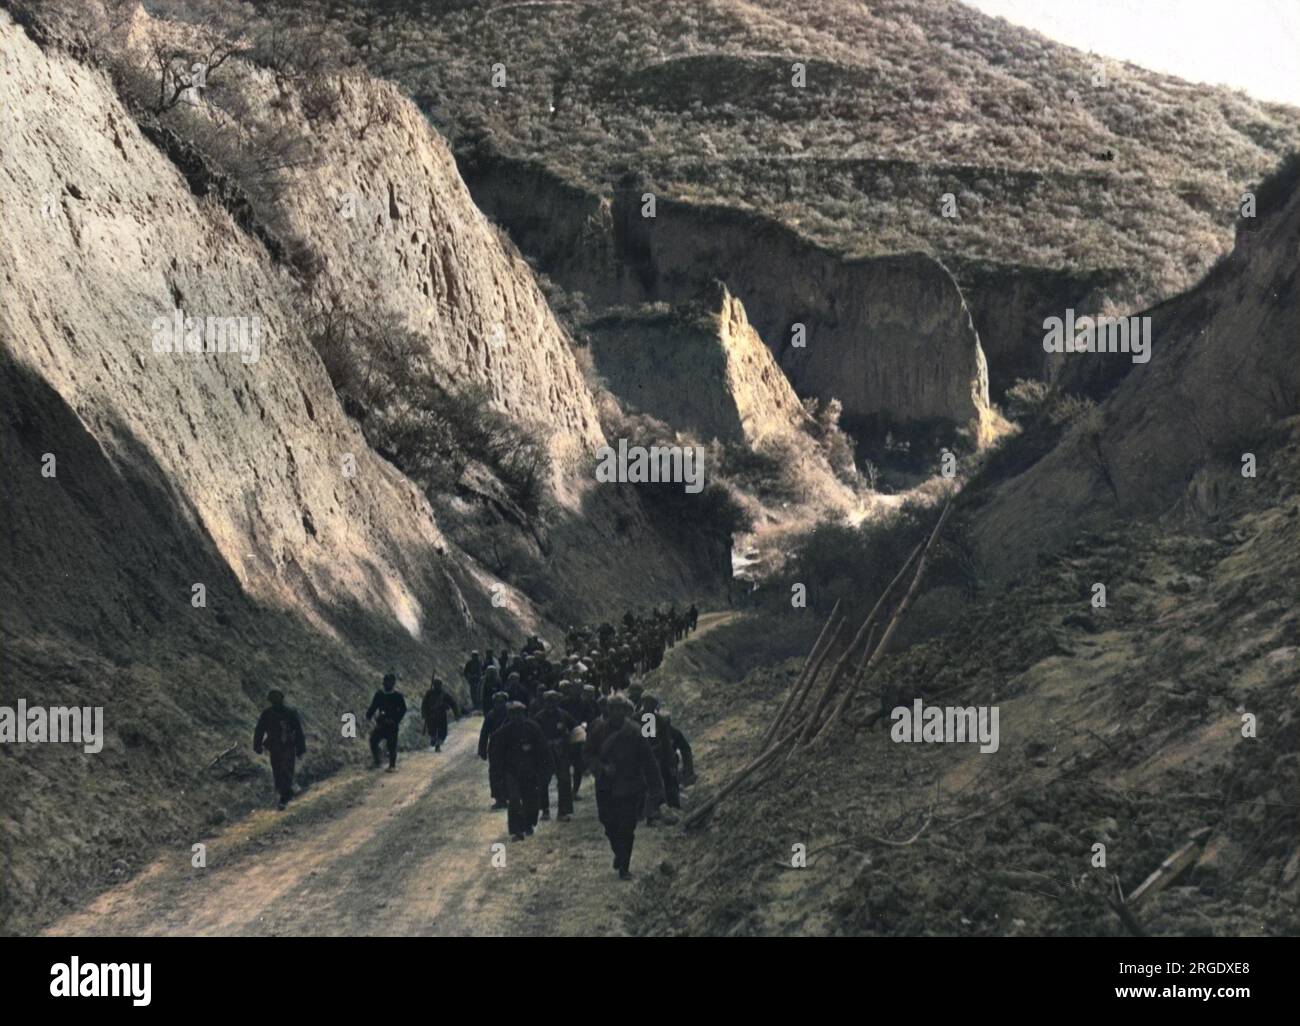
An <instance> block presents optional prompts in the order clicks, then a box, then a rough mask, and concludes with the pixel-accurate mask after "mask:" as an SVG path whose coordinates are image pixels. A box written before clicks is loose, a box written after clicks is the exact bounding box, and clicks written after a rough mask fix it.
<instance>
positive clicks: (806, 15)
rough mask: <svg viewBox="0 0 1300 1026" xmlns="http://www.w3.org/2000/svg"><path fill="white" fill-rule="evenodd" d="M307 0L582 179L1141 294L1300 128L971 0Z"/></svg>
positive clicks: (444, 95) (865, 244)
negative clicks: (945, 201) (630, 175)
mask: <svg viewBox="0 0 1300 1026" xmlns="http://www.w3.org/2000/svg"><path fill="white" fill-rule="evenodd" d="M180 6H184V7H187V8H194V7H195V6H196V5H195V4H193V3H186V4H183V5H180ZM304 7H306V8H307V9H308V10H309V11H311V12H313V13H321V12H324V13H327V14H328V15H329V16H330V18H331V22H330V23H331V24H332V25H333V26H335V28H336V32H337V35H336V36H335V39H336V41H337V42H339V43H341V44H342V45H343V47H344V48H345V49H346V50H347V51H348V53H349V54H350V56H351V57H353V58H356V59H360V60H362V61H363V62H364V63H366V64H367V65H368V66H370V67H371V68H372V69H374V70H377V71H379V72H380V73H382V74H384V75H385V76H387V77H390V78H393V79H395V80H397V81H398V82H400V84H401V85H402V86H403V87H404V88H405V89H406V90H408V91H409V92H410V93H411V94H413V95H414V96H415V97H416V99H417V100H418V101H419V102H420V104H421V106H422V107H423V108H424V110H425V111H426V112H427V113H428V114H429V116H430V117H431V118H432V119H433V120H434V122H435V123H436V124H437V125H438V126H439V128H440V129H442V130H443V131H444V132H445V133H446V134H447V135H448V136H449V137H451V138H452V139H453V140H457V139H460V138H462V137H466V136H477V135H481V134H482V133H483V132H484V131H485V130H486V131H490V132H491V133H492V134H493V136H494V138H495V141H496V143H497V145H498V146H499V147H500V148H501V149H502V150H503V151H504V152H506V153H508V154H511V155H515V156H528V157H533V158H536V159H539V160H541V161H543V162H544V163H546V164H547V165H548V166H550V167H551V168H552V169H554V170H557V171H560V172H562V173H563V174H564V175H566V176H567V177H570V178H571V179H573V180H575V181H578V182H580V183H582V184H584V185H586V186H588V187H596V188H608V187H609V185H610V184H611V183H612V182H613V181H614V180H615V178H616V176H617V174H618V173H619V172H621V171H622V170H624V169H625V168H628V167H631V168H635V169H637V170H640V171H643V172H645V173H646V174H648V175H649V177H650V179H651V181H652V182H653V183H654V184H655V186H656V187H657V188H658V189H660V190H663V191H664V192H666V193H669V194H672V195H674V196H677V197H681V198H686V199H693V200H699V201H707V202H719V203H725V204H728V205H736V206H743V207H751V208H754V209H757V210H761V211H763V212H765V213H768V214H773V215H776V216H779V217H780V218H781V219H782V220H784V221H785V222H787V223H789V224H791V225H793V226H795V227H797V228H799V229H800V230H801V231H802V232H803V233H805V234H807V235H809V236H811V237H813V238H814V239H816V240H817V241H820V242H823V243H826V244H829V245H832V246H833V247H835V248H837V249H841V250H843V251H845V252H848V253H852V254H855V255H857V254H879V253H887V252H897V251H900V250H905V249H923V250H927V251H930V252H932V253H934V254H937V255H940V256H943V257H945V258H948V259H949V260H950V261H952V262H953V263H954V264H957V265H965V264H971V265H973V266H974V267H985V266H989V265H998V264H1012V265H1019V266H1028V267H1050V268H1068V269H1070V270H1073V271H1076V272H1079V273H1084V272H1090V271H1095V270H1098V269H1106V270H1108V271H1117V272H1120V274H1119V276H1120V277H1122V278H1123V280H1124V282H1125V285H1124V287H1122V288H1116V289H1113V290H1112V293H1111V297H1112V299H1113V300H1114V301H1115V302H1116V303H1119V304H1120V305H1126V306H1127V305H1132V304H1146V303H1150V302H1153V301H1156V300H1158V299H1160V298H1163V297H1164V296H1166V295H1168V294H1170V293H1171V292H1173V291H1176V290H1177V289H1179V288H1183V287H1186V286H1187V285H1189V284H1191V283H1192V282H1193V281H1194V280H1196V279H1197V278H1198V277H1199V276H1200V275H1201V274H1202V273H1203V272H1204V271H1205V270H1206V269H1207V268H1208V267H1209V266H1210V265H1211V264H1212V263H1213V261H1214V260H1215V258H1216V257H1217V256H1218V255H1219V254H1220V253H1222V252H1224V251H1226V249H1227V248H1228V246H1229V244H1230V241H1231V227H1232V223H1233V220H1234V218H1235V217H1236V214H1237V205H1238V203H1239V201H1240V195H1241V192H1242V190H1243V189H1244V188H1246V187H1247V186H1248V185H1249V184H1250V183H1251V182H1253V181H1256V180H1258V179H1259V178H1260V177H1262V176H1263V175H1264V174H1265V173H1267V171H1268V170H1269V169H1271V168H1272V167H1273V166H1274V165H1275V164H1276V163H1277V161H1278V159H1279V157H1280V155H1281V154H1282V153H1284V152H1285V151H1286V150H1287V149H1288V148H1292V147H1294V146H1296V145H1297V143H1298V142H1300V110H1298V109H1296V108H1292V107H1287V106H1282V105H1276V104H1265V103H1260V102H1256V101H1254V100H1251V99H1250V98H1248V97H1247V96H1245V95H1244V94H1243V93H1241V92H1235V91H1232V90H1229V89H1224V88H1215V87H1208V86H1203V85H1194V84H1190V83H1187V82H1183V81H1181V80H1178V79H1175V78H1172V77H1170V76H1167V75H1160V74H1156V73H1153V72H1149V71H1145V70H1142V69H1139V68H1137V67H1134V66H1131V65H1126V64H1122V63H1119V62H1115V61H1111V60H1101V59H1099V58H1094V57H1093V56H1092V55H1089V54H1085V53H1082V52H1079V51H1076V50H1073V49H1070V48H1068V47H1064V46H1061V45H1058V44H1056V43H1053V42H1051V41H1049V40H1047V39H1046V38H1044V37H1041V36H1038V35H1036V34H1034V33H1032V32H1029V31H1027V30H1024V29H1021V28H1018V27H1015V26H1011V25H1009V24H1007V23H1006V22H1003V21H1001V20H998V19H992V18H989V17H987V16H986V15H983V14H981V13H979V12H977V11H975V10H973V9H971V8H967V7H965V6H963V5H961V4H960V3H957V2H955V0H925V2H921V0H881V2H874V3H870V4H866V3H860V2H854V0H752V2H740V0H664V2H656V3H622V2H602V3H574V2H564V3H561V2H553V3H552V2H534V3H517V2H486V3H472V2H447V0H442V2H414V0H412V2H389V3H380V4H372V3H365V4H362V3H356V2H345V0H315V2H309V3H307V4H305V5H303V4H294V5H293V10H294V11H297V12H301V11H302V10H303V8H304ZM285 10H286V11H287V10H289V6H288V5H285ZM796 62H799V63H802V65H803V66H804V75H805V80H804V81H805V84H804V86H803V87H802V88H798V87H796V86H794V85H793V84H792V80H793V76H794V74H795V72H794V65H795V63H796ZM498 64H499V65H502V66H503V68H502V69H497V70H499V71H503V72H504V76H505V84H504V86H502V87H499V88H498V87H494V85H493V74H494V66H495V65H498ZM946 193H951V194H952V195H953V198H954V200H955V203H956V216H953V217H944V216H942V214H941V203H942V197H943V196H944V194H946Z"/></svg>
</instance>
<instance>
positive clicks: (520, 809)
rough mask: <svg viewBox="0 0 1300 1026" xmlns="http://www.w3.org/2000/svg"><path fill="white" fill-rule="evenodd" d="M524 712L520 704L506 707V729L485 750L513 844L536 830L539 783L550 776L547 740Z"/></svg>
mask: <svg viewBox="0 0 1300 1026" xmlns="http://www.w3.org/2000/svg"><path fill="white" fill-rule="evenodd" d="M526 712H527V710H526V709H525V708H524V704H523V703H522V702H509V703H507V705H506V723H505V726H504V727H502V728H501V729H500V730H498V731H497V732H496V733H495V734H493V735H492V738H491V743H490V745H489V747H488V759H489V768H490V772H492V773H493V774H495V775H496V776H497V779H498V780H499V781H500V786H501V787H502V788H503V790H504V791H505V795H506V801H507V802H508V803H509V811H508V812H507V814H506V815H507V824H508V827H509V830H510V836H511V838H512V839H513V840H516V841H522V840H523V839H524V838H525V837H530V836H532V833H533V828H534V827H536V826H537V813H538V805H539V802H540V799H541V787H542V781H543V780H545V779H546V777H547V774H548V773H549V772H550V751H549V749H548V748H547V745H546V738H545V736H544V735H543V734H542V728H541V727H539V726H538V725H537V724H536V723H534V722H533V721H532V720H530V719H528V717H527V715H526Z"/></svg>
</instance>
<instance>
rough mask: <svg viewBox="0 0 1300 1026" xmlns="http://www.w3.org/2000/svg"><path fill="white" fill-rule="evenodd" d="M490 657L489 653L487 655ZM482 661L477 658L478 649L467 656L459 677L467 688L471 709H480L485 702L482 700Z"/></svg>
mask: <svg viewBox="0 0 1300 1026" xmlns="http://www.w3.org/2000/svg"><path fill="white" fill-rule="evenodd" d="M488 654H489V655H491V653H488ZM484 669H485V667H484V665H483V660H481V659H480V658H479V655H478V649H475V650H474V651H473V652H471V653H470V654H469V660H468V662H466V663H465V667H464V669H462V670H461V671H460V675H461V676H462V677H464V678H465V686H466V687H467V688H469V707H470V708H471V709H481V708H482V707H483V704H484V702H485V699H484V698H483V670H484Z"/></svg>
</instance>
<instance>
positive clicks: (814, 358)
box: [462, 146, 989, 425]
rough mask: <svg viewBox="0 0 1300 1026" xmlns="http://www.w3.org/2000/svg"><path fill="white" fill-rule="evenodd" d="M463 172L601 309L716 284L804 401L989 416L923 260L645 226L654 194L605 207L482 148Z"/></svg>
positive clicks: (659, 223)
mask: <svg viewBox="0 0 1300 1026" xmlns="http://www.w3.org/2000/svg"><path fill="white" fill-rule="evenodd" d="M462 166H463V167H464V168H465V172H466V175H467V177H468V180H469V182H470V185H471V188H472V189H473V190H474V195H475V199H476V200H477V201H478V202H479V204H480V205H481V206H483V207H484V209H486V210H487V211H488V212H489V213H490V214H491V215H492V216H493V217H495V218H496V219H498V220H500V221H501V222H502V223H503V224H505V225H506V226H507V227H508V228H509V229H510V230H511V232H512V235H513V236H514V237H515V238H516V240H517V241H518V242H519V244H520V246H521V247H522V248H523V249H524V250H525V251H526V252H528V253H530V254H533V255H534V256H536V257H537V258H538V260H539V262H540V263H541V265H542V267H543V268H544V269H545V270H546V271H547V273H549V274H552V275H553V276H555V277H556V278H557V280H559V281H561V282H562V283H563V284H564V285H565V286H566V287H567V288H572V289H575V290H580V291H582V292H584V293H585V294H586V295H587V296H588V298H589V301H591V302H592V303H594V304H596V305H617V304H630V303H638V302H657V301H661V302H668V303H677V302H682V301H685V300H687V299H689V298H690V297H691V296H692V295H693V294H695V293H697V292H698V291H699V290H700V289H701V288H702V287H705V286H706V285H707V283H708V282H709V281H710V280H712V279H713V278H719V279H721V280H723V281H724V282H725V283H726V285H727V287H728V288H729V289H730V290H731V292H732V293H733V294H734V295H735V296H736V297H737V298H739V299H740V300H741V301H742V302H743V303H744V305H745V308H746V310H748V312H749V318H750V319H751V320H752V322H753V324H754V326H755V328H756V329H757V330H758V332H759V334H760V335H761V336H762V337H763V339H764V340H765V341H766V342H767V343H768V345H769V346H770V347H771V348H772V350H773V352H774V353H775V354H776V355H777V357H778V359H779V360H780V363H781V366H782V368H783V369H784V370H785V371H786V373H787V374H788V375H789V377H790V380H791V382H792V384H793V385H794V387H795V389H796V391H797V392H798V393H799V394H801V395H805V396H815V397H817V398H820V399H830V398H838V399H840V400H841V401H842V402H843V404H844V410H845V413H846V415H848V416H850V417H879V418H882V419H884V420H893V421H898V422H910V421H920V420H928V419H932V418H933V419H941V420H948V421H952V422H954V423H957V424H960V425H967V424H969V423H970V422H972V421H975V422H976V423H981V422H982V421H984V420H985V419H986V418H987V416H988V407H989V404H988V372H987V367H986V364H985V360H984V356H983V353H982V351H981V349H980V341H979V337H978V336H977V334H976V332H975V328H974V326H973V324H972V322H971V317H970V313H969V311H968V310H967V308H966V305H965V302H964V300H963V298H962V295H961V291H960V289H959V288H958V286H957V284H956V282H955V280H954V279H953V277H952V275H951V274H950V273H949V272H948V271H947V269H946V268H944V267H943V266H942V265H941V264H940V263H939V262H938V261H937V260H935V259H934V258H932V257H930V256H927V255H924V254H920V253H917V254H906V255H901V256H891V257H882V258H867V259H856V260H846V259H844V258H842V257H841V256H839V255H837V254H835V253H832V252H830V251H828V250H825V249H823V248H821V247H818V246H816V245H814V244H812V243H811V242H809V241H808V240H806V239H803V238H801V237H800V236H799V235H798V234H797V233H796V232H794V231H792V230H791V229H789V228H787V227H785V226H783V225H781V224H779V223H777V222H775V221H771V220H769V219H767V218H764V217H761V216H760V215H757V214H752V213H748V212H743V211H736V210H732V209H728V208H724V207H706V206H701V205H698V204H691V203H684V202H680V201H677V200H673V199H671V198H669V197H666V196H654V216H653V217H651V216H646V211H647V210H648V209H649V208H648V207H647V202H648V197H649V196H650V195H651V194H653V190H652V189H650V188H649V186H647V185H645V184H643V183H640V182H636V181H627V182H624V183H622V184H621V186H620V187H619V188H618V189H616V190H615V191H614V194H613V196H612V198H611V199H609V200H603V199H601V198H599V197H596V196H594V195H584V194H583V193H582V192H581V190H578V189H576V188H575V187H573V186H571V185H564V184H562V183H558V182H556V181H555V180H554V179H553V177H552V176H549V175H548V173H547V172H545V171H544V169H541V168H539V167H537V166H535V165H529V164H520V165H515V164H513V163H512V162H510V161H508V160H506V159H505V158H502V157H500V156H499V155H496V154H494V153H493V152H492V151H491V148H490V146H488V147H480V148H479V149H477V150H474V151H467V152H466V153H465V154H464V155H463V157H462ZM534 197H537V198H538V202H539V203H540V212H539V210H538V209H537V204H534V203H533V202H532V200H533V198H534ZM797 325H802V333H801V334H800V333H799V330H798V328H797V327H796V326H797Z"/></svg>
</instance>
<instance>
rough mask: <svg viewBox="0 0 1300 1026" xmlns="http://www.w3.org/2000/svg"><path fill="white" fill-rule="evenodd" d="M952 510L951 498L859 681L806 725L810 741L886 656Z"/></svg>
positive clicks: (828, 724) (805, 730) (905, 616)
mask: <svg viewBox="0 0 1300 1026" xmlns="http://www.w3.org/2000/svg"><path fill="white" fill-rule="evenodd" d="M950 512H952V501H951V500H949V502H948V505H947V506H945V507H944V508H943V513H942V514H940V516H939V522H938V523H937V524H935V525H934V530H933V531H931V532H930V538H929V540H928V541H927V542H926V543H925V550H924V551H923V552H922V553H921V559H920V562H918V563H917V564H916V573H915V574H913V575H912V584H911V586H910V587H909V588H908V589H907V594H906V595H904V596H903V601H902V602H900V603H899V604H898V608H897V609H895V610H894V615H893V617H892V618H891V619H890V621H889V626H888V627H886V628H885V633H884V636H883V637H882V638H881V639H880V644H879V645H877V646H876V650H875V651H874V652H872V653H871V658H870V659H868V660H867V663H866V665H865V666H864V667H863V670H862V673H861V674H860V675H859V679H858V681H855V683H854V685H853V686H852V687H850V688H849V689H848V691H847V692H846V694H845V698H844V699H843V700H841V702H840V704H839V706H837V708H836V710H835V712H834V713H832V714H831V716H830V717H829V718H828V719H827V720H826V723H825V724H823V725H822V726H821V727H820V728H818V729H817V730H815V731H813V729H812V728H814V727H815V726H816V724H815V723H809V724H807V725H806V726H805V728H804V733H805V736H807V738H808V741H811V740H812V739H813V738H816V737H817V736H818V735H819V734H821V732H822V731H823V730H825V729H826V727H829V726H830V725H831V723H832V722H833V721H834V719H835V716H836V714H838V713H839V711H840V710H841V709H842V708H843V707H844V705H845V704H846V702H847V697H848V694H850V693H852V690H853V687H856V686H857V684H858V683H860V682H861V680H862V679H864V678H865V677H866V676H867V674H869V673H870V672H871V669H872V667H874V666H875V665H876V663H878V662H879V661H880V660H881V659H882V658H884V655H885V652H886V651H887V650H888V648H889V643H890V642H891V641H892V640H893V639H894V634H895V633H896V632H897V631H898V628H899V627H900V626H901V625H902V623H903V620H905V619H906V618H907V611H908V610H909V609H910V608H911V606H912V600H913V599H915V598H916V593H917V591H918V590H919V589H920V587H921V578H923V577H924V576H925V564H926V562H927V560H929V558H930V547H931V546H932V545H934V542H935V539H937V538H938V537H939V532H940V531H941V530H943V525H944V521H946V520H947V519H948V514H949V513H950ZM810 732H811V733H810ZM800 741H801V743H804V744H806V743H808V742H806V741H804V740H803V739H802V738H801V739H800Z"/></svg>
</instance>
